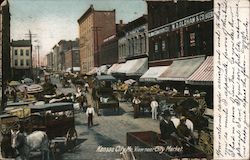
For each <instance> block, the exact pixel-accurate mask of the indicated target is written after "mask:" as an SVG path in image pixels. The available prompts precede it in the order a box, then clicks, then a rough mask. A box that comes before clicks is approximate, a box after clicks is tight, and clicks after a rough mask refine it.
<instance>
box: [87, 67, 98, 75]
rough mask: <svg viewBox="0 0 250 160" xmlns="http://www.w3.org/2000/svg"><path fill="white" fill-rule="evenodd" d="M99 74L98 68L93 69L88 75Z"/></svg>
mask: <svg viewBox="0 0 250 160" xmlns="http://www.w3.org/2000/svg"><path fill="white" fill-rule="evenodd" d="M96 73H97V67H94V68H93V69H91V70H90V71H89V72H87V73H86V74H87V75H93V74H96Z"/></svg>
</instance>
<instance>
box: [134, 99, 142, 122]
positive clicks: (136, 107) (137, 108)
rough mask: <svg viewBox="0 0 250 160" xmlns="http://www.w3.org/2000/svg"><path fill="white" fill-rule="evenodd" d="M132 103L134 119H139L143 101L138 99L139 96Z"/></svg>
mask: <svg viewBox="0 0 250 160" xmlns="http://www.w3.org/2000/svg"><path fill="white" fill-rule="evenodd" d="M132 103H133V107H134V118H138V114H139V111H140V103H141V100H140V99H139V98H138V96H135V97H134V98H133V100H132Z"/></svg>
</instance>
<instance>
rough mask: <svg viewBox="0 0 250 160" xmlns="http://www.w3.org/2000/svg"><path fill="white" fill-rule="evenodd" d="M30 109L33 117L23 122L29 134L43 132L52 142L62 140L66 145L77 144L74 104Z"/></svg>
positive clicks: (49, 105)
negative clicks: (37, 131)
mask: <svg viewBox="0 0 250 160" xmlns="http://www.w3.org/2000/svg"><path fill="white" fill-rule="evenodd" d="M29 108H30V112H31V115H30V116H29V117H28V118H27V119H26V120H25V121H23V126H24V128H25V130H26V131H27V132H28V133H30V132H32V131H36V130H41V131H45V132H46V133H47V135H48V137H49V139H50V140H54V141H55V140H56V139H62V140H64V143H65V144H66V145H74V144H76V140H77V132H76V129H75V120H74V108H73V103H52V104H44V105H38V106H37V105H34V106H30V107H29ZM67 147H70V146H67Z"/></svg>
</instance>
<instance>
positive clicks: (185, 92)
mask: <svg viewBox="0 0 250 160" xmlns="http://www.w3.org/2000/svg"><path fill="white" fill-rule="evenodd" d="M184 96H190V91H189V89H188V87H185V89H184Z"/></svg>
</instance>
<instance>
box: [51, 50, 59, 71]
mask: <svg viewBox="0 0 250 160" xmlns="http://www.w3.org/2000/svg"><path fill="white" fill-rule="evenodd" d="M52 50H53V54H52V55H53V58H52V59H53V63H52V70H53V71H58V69H59V64H58V57H59V47H58V45H54V47H53V48H52Z"/></svg>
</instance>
